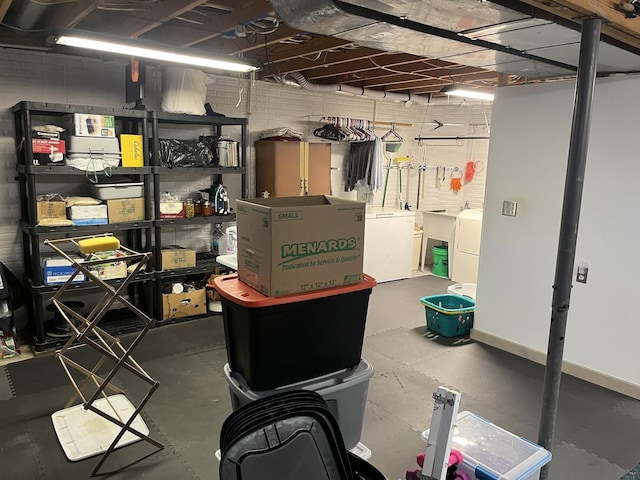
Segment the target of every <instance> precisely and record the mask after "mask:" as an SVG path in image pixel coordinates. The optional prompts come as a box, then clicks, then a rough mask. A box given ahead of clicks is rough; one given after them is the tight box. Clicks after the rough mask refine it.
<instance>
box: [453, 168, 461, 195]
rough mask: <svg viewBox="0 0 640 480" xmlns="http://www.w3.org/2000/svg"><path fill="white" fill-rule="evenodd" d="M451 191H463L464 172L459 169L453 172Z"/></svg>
mask: <svg viewBox="0 0 640 480" xmlns="http://www.w3.org/2000/svg"><path fill="white" fill-rule="evenodd" d="M450 185H451V190H453V191H454V192H459V191H460V190H461V189H462V170H460V169H459V168H458V167H455V168H454V169H453V172H451V183H450Z"/></svg>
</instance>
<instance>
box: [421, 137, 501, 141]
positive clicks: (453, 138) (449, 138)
mask: <svg viewBox="0 0 640 480" xmlns="http://www.w3.org/2000/svg"><path fill="white" fill-rule="evenodd" d="M490 138H491V137H415V138H414V140H416V141H418V142H421V141H423V140H489V139H490Z"/></svg>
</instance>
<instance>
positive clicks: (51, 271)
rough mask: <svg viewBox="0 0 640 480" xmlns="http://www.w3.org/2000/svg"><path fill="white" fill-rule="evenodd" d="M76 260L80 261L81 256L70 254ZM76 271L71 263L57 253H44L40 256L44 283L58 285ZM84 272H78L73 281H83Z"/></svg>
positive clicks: (84, 278) (84, 277)
mask: <svg viewBox="0 0 640 480" xmlns="http://www.w3.org/2000/svg"><path fill="white" fill-rule="evenodd" d="M71 258H72V259H74V260H75V261H77V262H81V261H82V257H79V256H71ZM75 271H76V269H75V267H73V264H72V263H71V262H70V261H69V260H67V259H66V258H63V257H61V256H59V255H55V254H53V255H45V256H43V257H42V276H43V278H44V284H45V285H60V284H63V283H65V282H66V281H67V280H69V277H71V275H73V273H74V272H75ZM86 279H87V278H86V276H85V274H84V273H82V272H80V273H78V275H76V277H75V278H74V279H73V283H79V282H84V281H85V280H86Z"/></svg>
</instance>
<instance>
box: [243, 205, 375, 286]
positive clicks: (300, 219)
mask: <svg viewBox="0 0 640 480" xmlns="http://www.w3.org/2000/svg"><path fill="white" fill-rule="evenodd" d="M364 214H365V204H364V203H360V202H353V201H350V200H342V199H339V198H335V197H328V196H324V195H315V196H308V197H279V198H278V197H274V198H258V199H250V200H238V201H237V204H236V220H237V224H238V247H237V252H238V276H239V278H240V280H241V281H243V282H244V283H246V284H248V285H250V286H251V287H253V288H255V289H256V290H259V291H261V292H262V293H264V294H265V295H268V296H271V297H279V296H283V295H289V294H292V293H299V292H306V291H310V290H320V289H323V288H330V287H337V286H340V285H348V284H351V283H357V282H360V281H361V280H362V257H363V253H364Z"/></svg>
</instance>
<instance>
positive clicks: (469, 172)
mask: <svg viewBox="0 0 640 480" xmlns="http://www.w3.org/2000/svg"><path fill="white" fill-rule="evenodd" d="M475 174H476V164H475V162H471V161H469V162H467V165H466V167H465V169H464V181H465V183H469V182H470V181H471V180H473V177H474V175H475Z"/></svg>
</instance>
